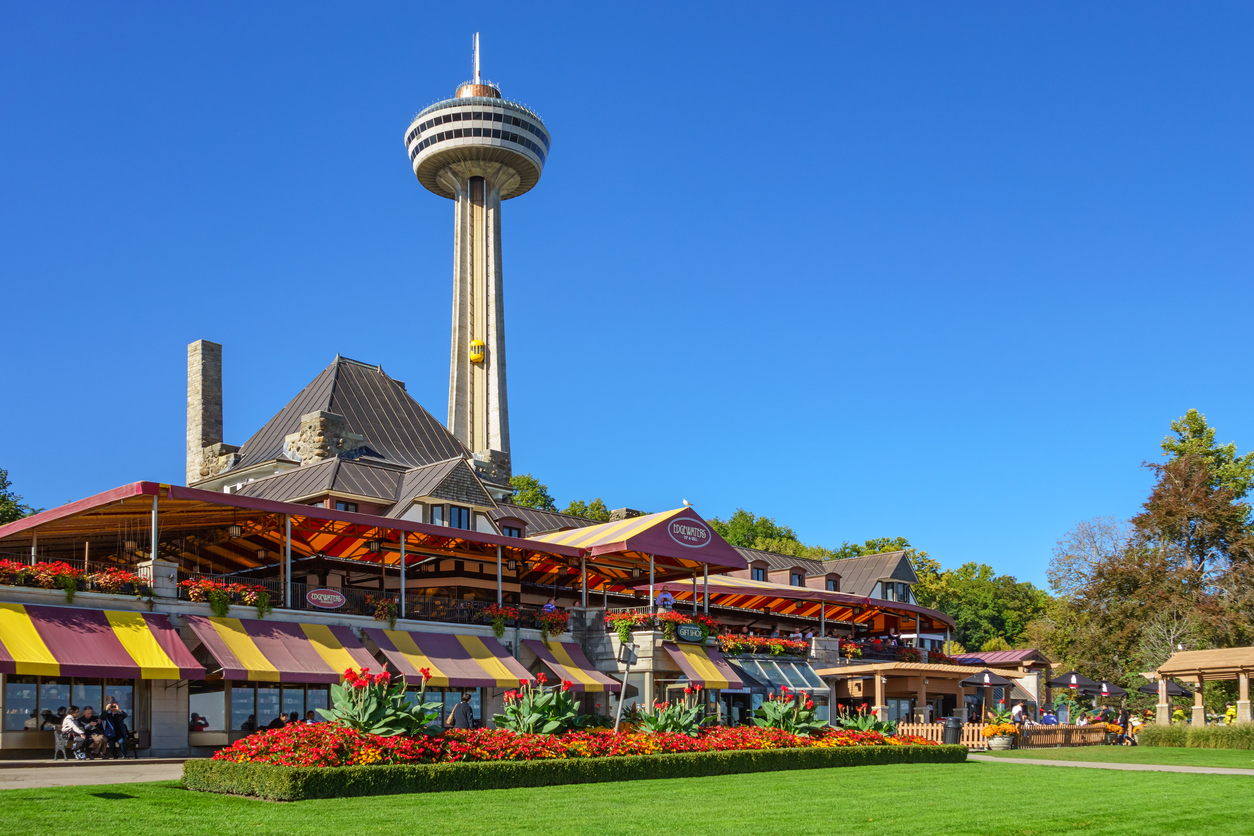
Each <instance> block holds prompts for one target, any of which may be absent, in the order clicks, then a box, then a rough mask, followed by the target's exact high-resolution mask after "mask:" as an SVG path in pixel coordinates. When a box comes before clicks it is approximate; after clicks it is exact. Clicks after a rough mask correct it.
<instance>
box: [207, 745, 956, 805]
mask: <svg viewBox="0 0 1254 836" xmlns="http://www.w3.org/2000/svg"><path fill="white" fill-rule="evenodd" d="M966 759H967V749H966V747H965V746H846V747H836V748H831V749H761V750H735V751H724V752H684V753H681V754H674V755H632V756H629V757H614V758H569V759H563V760H536V761H482V762H480V761H476V762H470V763H440V764H400V765H387V766H341V767H291V766H270V765H267V764H256V763H234V762H232V761H215V760H189V761H187V762H185V763H184V764H183V783H184V784H185V785H186V786H187V788H188V789H189V790H199V791H202V792H220V793H231V794H234V795H253V796H257V797H258V798H264V799H266V800H268V801H302V800H304V799H308V798H348V797H351V796H364V795H397V794H401V793H413V792H448V791H452V790H499V789H510V788H513V787H547V786H553V785H556V784H592V783H598V782H602V781H639V780H643V779H650V778H692V777H702V776H708V775H735V774H739V773H745V772H778V771H783V770H789V769H828V768H831V767H838V766H874V765H879V764H895V763H962V762H963V761H965V760H966Z"/></svg>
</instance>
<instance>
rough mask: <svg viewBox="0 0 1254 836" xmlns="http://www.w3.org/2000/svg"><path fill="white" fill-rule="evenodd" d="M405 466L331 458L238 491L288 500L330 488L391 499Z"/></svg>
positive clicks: (329, 489)
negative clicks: (402, 467)
mask: <svg viewBox="0 0 1254 836" xmlns="http://www.w3.org/2000/svg"><path fill="white" fill-rule="evenodd" d="M402 477H403V470H402V469H401V468H400V467H398V466H396V465H387V464H383V463H380V462H362V461H345V460H344V459H327V460H326V461H321V462H318V463H317V464H310V465H305V466H304V467H297V468H293V469H292V470H285V471H283V472H282V473H276V474H275V475H273V476H267V477H265V478H264V479H257V480H255V481H252V482H247V483H245V484H243V485H241V486H240V488H239V489H238V490H237V491H235V493H236V494H237V495H239V496H251V497H256V498H258V499H271V500H274V501H275V502H286V501H288V500H292V499H298V498H299V497H302V496H311V495H315V494H320V493H326V492H327V491H334V492H336V493H345V494H352V495H353V496H369V497H376V498H378V499H379V501H380V502H384V503H387V502H391V501H392V500H393V499H394V498H395V496H396V492H397V489H398V488H399V487H400V484H401V479H402Z"/></svg>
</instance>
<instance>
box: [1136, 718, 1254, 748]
mask: <svg viewBox="0 0 1254 836" xmlns="http://www.w3.org/2000/svg"><path fill="white" fill-rule="evenodd" d="M1136 740H1137V742H1138V743H1140V744H1141V745H1142V746H1175V747H1177V748H1189V749H1254V723H1237V724H1236V725H1235V726H1188V725H1185V724H1183V723H1172V724H1171V725H1170V726H1159V725H1149V726H1145V727H1144V728H1142V729H1141V733H1140V734H1138V735H1137V736H1136Z"/></svg>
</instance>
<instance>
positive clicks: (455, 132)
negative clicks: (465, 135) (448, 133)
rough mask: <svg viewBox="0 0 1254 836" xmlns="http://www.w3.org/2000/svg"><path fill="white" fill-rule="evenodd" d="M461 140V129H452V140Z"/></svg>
mask: <svg viewBox="0 0 1254 836" xmlns="http://www.w3.org/2000/svg"><path fill="white" fill-rule="evenodd" d="M461 138H462V129H461V128H454V129H453V139H461Z"/></svg>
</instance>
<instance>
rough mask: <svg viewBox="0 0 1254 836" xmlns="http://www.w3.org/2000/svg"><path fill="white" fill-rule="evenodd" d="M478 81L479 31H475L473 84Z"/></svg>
mask: <svg viewBox="0 0 1254 836" xmlns="http://www.w3.org/2000/svg"><path fill="white" fill-rule="evenodd" d="M478 83H479V33H478V32H476V33H475V84H478Z"/></svg>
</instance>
